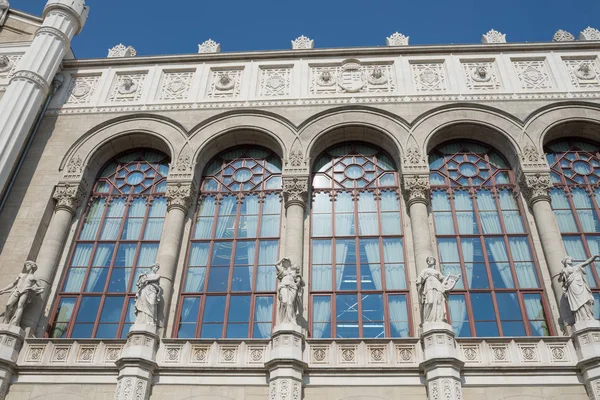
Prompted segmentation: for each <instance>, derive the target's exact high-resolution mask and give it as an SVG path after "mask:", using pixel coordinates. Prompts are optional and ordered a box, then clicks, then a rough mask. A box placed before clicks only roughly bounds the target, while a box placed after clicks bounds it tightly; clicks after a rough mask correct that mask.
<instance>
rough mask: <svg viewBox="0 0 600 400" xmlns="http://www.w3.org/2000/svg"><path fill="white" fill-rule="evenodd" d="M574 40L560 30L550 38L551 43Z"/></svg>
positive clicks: (567, 33)
mask: <svg viewBox="0 0 600 400" xmlns="http://www.w3.org/2000/svg"><path fill="white" fill-rule="evenodd" d="M574 40H575V36H573V35H572V34H571V33H569V32H567V31H565V30H562V29H559V30H557V31H556V33H555V34H554V36H553V37H552V41H553V42H572V41H574Z"/></svg>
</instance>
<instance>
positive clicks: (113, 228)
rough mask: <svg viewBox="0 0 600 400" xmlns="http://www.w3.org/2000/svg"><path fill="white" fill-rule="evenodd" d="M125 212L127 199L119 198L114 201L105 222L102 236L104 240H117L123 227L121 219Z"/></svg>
mask: <svg viewBox="0 0 600 400" xmlns="http://www.w3.org/2000/svg"><path fill="white" fill-rule="evenodd" d="M124 212H125V199H123V198H117V199H113V201H112V203H111V204H110V207H109V208H108V213H107V214H106V216H107V219H106V220H105V221H104V227H103V229H102V233H101V234H100V239H102V240H116V239H117V236H118V234H119V228H120V227H121V219H122V217H123V213H124Z"/></svg>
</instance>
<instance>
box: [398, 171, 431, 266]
mask: <svg viewBox="0 0 600 400" xmlns="http://www.w3.org/2000/svg"><path fill="white" fill-rule="evenodd" d="M429 188H430V187H429V176H428V175H408V176H405V177H404V195H405V198H406V206H407V208H408V214H409V215H410V227H411V231H412V239H413V249H414V252H415V261H416V263H417V273H420V272H421V271H422V270H423V269H424V268H427V257H430V256H433V255H434V251H433V249H432V247H431V233H430V231H429V212H428V210H427V207H428V205H429Z"/></svg>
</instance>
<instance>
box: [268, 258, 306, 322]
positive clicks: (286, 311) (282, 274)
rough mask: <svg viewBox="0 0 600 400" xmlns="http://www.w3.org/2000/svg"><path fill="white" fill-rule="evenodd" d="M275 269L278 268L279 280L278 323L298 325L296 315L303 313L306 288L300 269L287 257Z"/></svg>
mask: <svg viewBox="0 0 600 400" xmlns="http://www.w3.org/2000/svg"><path fill="white" fill-rule="evenodd" d="M275 268H277V279H279V287H278V289H277V298H278V299H279V310H278V313H277V320H278V323H284V324H285V323H290V324H294V325H298V323H297V321H296V315H298V314H299V313H300V312H302V291H303V287H304V280H303V279H302V276H301V275H300V268H299V267H298V266H297V265H292V261H291V260H290V259H289V258H287V257H284V258H282V259H281V260H279V262H277V264H275Z"/></svg>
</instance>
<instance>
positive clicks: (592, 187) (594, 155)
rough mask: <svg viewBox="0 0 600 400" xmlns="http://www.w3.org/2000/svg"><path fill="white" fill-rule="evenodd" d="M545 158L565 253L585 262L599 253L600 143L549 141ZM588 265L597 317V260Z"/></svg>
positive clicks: (599, 311) (599, 315)
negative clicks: (550, 177) (548, 168)
mask: <svg viewBox="0 0 600 400" xmlns="http://www.w3.org/2000/svg"><path fill="white" fill-rule="evenodd" d="M545 152H546V154H547V155H546V157H547V160H548V164H549V165H550V169H551V176H552V183H553V185H554V188H553V189H552V190H551V191H550V196H551V198H552V208H553V209H554V214H555V215H556V220H557V222H558V227H559V229H560V231H561V233H562V236H563V241H564V243H565V247H566V250H567V254H569V255H570V256H571V257H573V260H576V261H584V260H586V259H588V258H589V257H591V256H593V255H596V254H600V145H598V144H596V143H591V142H587V141H583V140H574V139H567V140H559V141H555V142H553V143H550V144H549V145H548V146H547V147H546V149H545ZM593 265H594V268H590V267H589V266H588V267H587V274H586V275H587V276H586V277H587V281H588V283H589V284H590V286H591V287H592V289H593V290H594V297H595V298H596V302H595V303H594V306H595V307H594V313H595V315H596V318H600V294H599V293H598V290H599V289H600V263H597V262H596V263H594V264H593Z"/></svg>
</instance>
